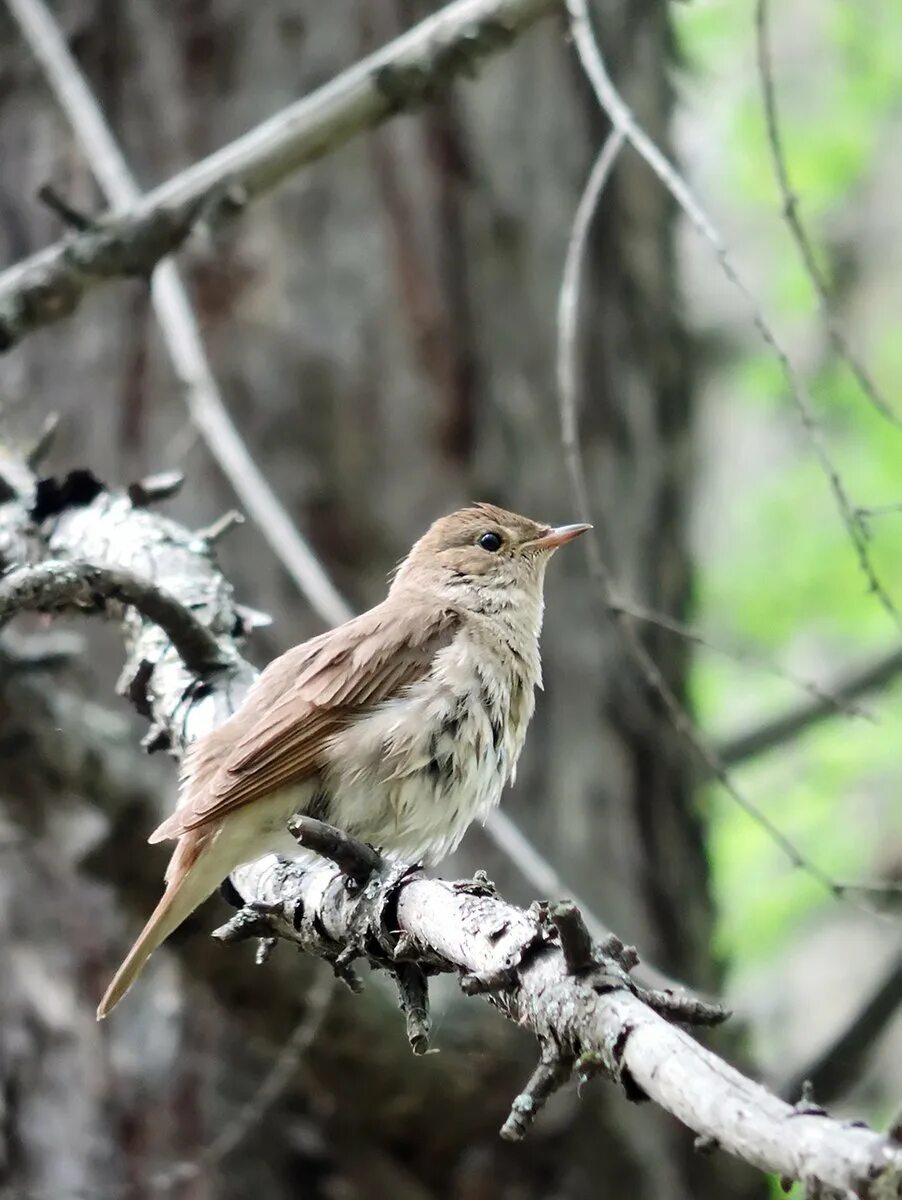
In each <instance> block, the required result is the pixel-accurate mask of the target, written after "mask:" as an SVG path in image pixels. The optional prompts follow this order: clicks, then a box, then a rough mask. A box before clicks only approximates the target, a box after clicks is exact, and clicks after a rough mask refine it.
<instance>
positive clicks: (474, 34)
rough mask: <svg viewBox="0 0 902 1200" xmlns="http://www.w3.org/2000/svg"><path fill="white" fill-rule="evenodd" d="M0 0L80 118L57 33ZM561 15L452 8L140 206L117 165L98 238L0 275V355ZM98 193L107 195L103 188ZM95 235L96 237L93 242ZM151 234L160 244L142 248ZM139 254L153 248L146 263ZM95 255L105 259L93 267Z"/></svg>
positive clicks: (88, 135) (87, 132)
mask: <svg viewBox="0 0 902 1200" xmlns="http://www.w3.org/2000/svg"><path fill="white" fill-rule="evenodd" d="M6 2H7V7H8V8H9V11H10V13H11V14H12V16H13V17H14V18H15V20H16V21H17V22H18V24H19V26H20V28H21V29H22V31H23V33H24V34H25V36H26V37H27V38H28V41H29V43H30V44H31V45H32V47H33V49H34V51H35V54H36V55H37V56H38V57H39V60H40V62H41V64H42V66H43V68H44V70H45V72H46V73H47V76H48V79H51V80H53V86H54V90H55V91H57V93H58V95H59V96H60V99H61V103H62V106H63V108H64V109H65V110H66V112H67V113H69V114H72V113H74V112H77V111H79V110H80V109H81V108H82V106H83V101H84V95H81V94H80V91H83V90H84V89H83V85H79V84H77V83H76V82H75V79H76V74H77V73H76V74H73V72H72V71H71V69H70V68H69V67H67V68H66V75H67V78H65V79H64V78H63V77H61V76H59V75H58V68H59V64H60V62H62V61H63V60H62V59H61V57H60V54H59V48H58V46H57V45H56V44H55V43H56V42H57V41H58V39H59V34H58V30H57V28H56V26H55V23H54V21H53V19H52V17H50V15H49V13H48V12H47V9H46V7H45V6H44V4H43V3H42V0H6ZM561 7H562V0H455V2H454V3H452V4H449V5H447V6H446V7H445V8H443V9H441V10H440V11H439V12H437V13H435V14H434V15H432V16H430V17H428V18H426V20H424V21H421V22H420V23H419V24H418V25H415V26H414V27H413V28H412V29H410V30H408V31H407V32H406V33H404V34H403V35H402V36H401V37H399V38H396V39H395V41H393V42H391V43H390V44H389V45H387V46H385V47H383V48H382V49H381V50H379V51H377V52H376V53H375V54H371V55H369V56H367V57H366V58H363V59H361V60H360V61H359V62H358V63H356V64H355V65H354V66H353V67H350V68H349V69H348V70H346V71H344V72H342V74H340V75H338V76H336V77H335V78H334V79H333V80H331V81H330V82H329V83H327V84H325V85H324V86H323V87H321V88H319V89H317V90H316V91H315V92H312V93H311V94H310V95H309V96H305V97H303V98H302V99H300V100H297V101H295V102H294V103H293V104H290V105H288V106H287V107H286V108H284V109H283V110H282V111H281V112H278V113H276V114H275V115H273V116H272V117H270V118H269V120H267V121H264V122H263V123H262V124H260V125H258V126H257V127H256V128H255V129H252V130H250V131H249V132H248V133H246V134H244V136H243V137H240V138H238V139H237V140H236V141H234V142H231V143H230V144H229V145H227V146H224V147H223V148H222V149H221V150H218V151H217V152H216V153H215V154H212V155H210V156H209V157H208V158H205V159H202V160H201V161H200V162H198V163H194V164H193V165H192V166H190V167H188V168H187V169H186V170H184V171H181V172H180V173H179V174H178V175H175V176H174V177H173V178H172V179H170V180H169V181H168V182H166V183H164V184H162V185H161V186H160V187H157V188H155V189H154V190H153V191H151V192H150V193H148V194H147V195H146V196H144V197H143V198H140V199H139V198H138V196H137V195H136V194H133V195H132V196H130V197H126V191H125V189H126V186H127V185H128V183H129V176H128V172H127V171H125V172H123V171H122V169H121V164H120V165H119V166H116V167H115V168H114V169H115V171H116V175H117V182H116V185H115V186H116V187H117V189H118V191H119V195H120V197H121V198H118V199H114V200H113V209H114V212H115V214H116V216H115V220H113V221H110V219H109V218H107V217H103V218H100V219H99V220H98V222H97V226H98V229H97V230H91V231H87V232H85V233H83V234H78V235H75V236H74V237H69V238H67V239H65V240H63V241H61V242H58V243H56V245H54V246H50V247H49V248H48V249H46V250H43V251H41V252H40V253H38V254H36V255H33V256H32V257H31V258H29V259H26V260H24V261H23V262H21V263H19V264H18V265H16V266H14V267H11V268H9V269H8V270H7V271H5V272H3V274H2V275H0V349H2V348H9V347H10V346H12V345H14V344H15V343H16V342H18V341H20V340H21V339H22V338H23V337H25V336H27V334H29V333H30V332H32V330H34V329H37V328H38V327H40V326H41V325H44V324H47V323H48V322H51V321H55V320H59V319H60V318H61V317H66V316H69V315H70V314H71V313H72V312H73V311H74V309H75V308H76V307H77V305H78V304H79V302H80V301H81V299H82V297H83V296H84V294H85V293H86V292H87V291H89V290H90V289H92V288H94V287H96V286H98V285H99V284H101V283H103V282H104V281H105V280H106V279H108V278H110V277H111V276H112V275H115V274H119V275H121V274H123V273H124V270H123V269H121V268H125V267H127V268H128V269H129V271H134V270H135V268H136V267H137V268H140V269H141V270H142V271H143V272H145V273H146V272H147V271H149V269H150V268H151V267H152V266H153V265H154V264H155V263H156V262H158V261H159V259H160V258H161V257H162V256H163V254H164V253H168V252H169V251H170V250H173V249H175V248H176V247H177V245H179V244H180V242H181V241H183V240H184V238H185V237H186V236H187V234H188V233H189V232H190V230H191V228H192V227H193V226H194V225H195V223H196V222H197V221H198V220H199V219H205V220H208V221H213V220H215V219H216V218H217V216H219V215H220V214H221V212H222V210H223V209H225V210H226V211H227V212H235V211H240V210H241V209H243V208H244V207H245V206H246V205H247V204H249V203H250V202H251V201H253V200H255V199H257V198H258V197H259V196H262V195H264V194H265V193H266V192H269V191H271V190H272V189H273V188H275V187H276V186H277V185H278V184H279V183H281V182H282V180H284V179H286V178H287V177H288V176H289V175H291V174H292V173H293V172H294V171H296V170H298V168H299V167H301V166H303V165H304V164H305V163H309V162H312V161H313V160H315V159H317V158H321V157H322V156H323V155H324V154H327V153H329V152H330V151H331V150H334V149H335V148H337V147H338V146H340V145H342V144H344V143H345V142H347V141H348V140H349V139H350V138H352V137H354V136H355V135H356V134H358V133H360V132H363V131H365V130H368V129H371V128H372V127H373V126H374V125H376V124H378V123H379V122H380V121H383V120H385V119H386V118H388V117H390V116H393V115H394V114H395V113H399V112H403V111H406V110H410V109H413V108H416V107H417V106H418V105H420V104H422V103H423V102H424V101H427V100H429V99H430V98H431V97H432V96H434V95H436V94H437V93H439V92H440V91H441V90H442V88H444V87H445V86H447V84H448V83H450V82H451V81H452V80H454V79H456V78H458V77H460V76H465V75H467V74H472V72H473V71H474V69H475V68H476V67H477V66H478V64H479V63H480V62H481V61H482V60H483V59H484V58H486V57H487V56H489V55H491V54H494V53H497V52H498V51H500V50H501V49H502V48H504V47H505V46H507V45H508V44H509V43H510V42H511V41H512V40H513V39H514V38H515V37H517V35H518V34H520V33H522V32H523V31H524V30H525V29H527V28H528V27H529V26H530V25H532V24H534V23H535V22H536V21H538V20H539V19H540V18H541V17H544V16H547V15H549V14H551V13H553V12H555V11H560V9H561ZM63 49H65V47H63ZM66 56H67V57H68V52H66ZM102 125H103V122H102V119H101V120H100V121H98V120H96V119H92V120H91V122H90V124H88V125H85V126H84V135H83V134H82V133H80V134H79V136H80V137H81V136H85V140H86V141H87V142H88V144H91V145H94V146H99V145H100V144H101V139H102V138H103V137H104V131H103V128H102ZM104 189H105V190H107V191H108V192H109V191H110V189H108V188H107V186H106V184H104ZM104 228H108V232H107V237H106V240H105V241H104V240H103V239H101V240H100V241H98V238H99V232H100V230H101V229H104ZM164 233H166V234H167V235H168V241H167V238H164V237H162V234H164ZM174 234H176V235H177V236H174ZM153 235H156V242H157V243H160V246H156V245H154V244H153ZM161 247H162V248H161ZM150 250H155V251H158V252H156V256H155V257H154V256H153V254H152V253H150V252H149V251H150ZM101 251H103V254H104V255H105V257H104V261H103V263H102V264H99V259H98V254H99V253H100V252H101ZM139 251H140V253H138V252H139ZM99 265H102V266H103V270H102V271H101V270H100V269H98V266H99ZM117 267H118V268H120V269H118V270H117Z"/></svg>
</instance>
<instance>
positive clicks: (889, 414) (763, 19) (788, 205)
mask: <svg viewBox="0 0 902 1200" xmlns="http://www.w3.org/2000/svg"><path fill="white" fill-rule="evenodd" d="M755 42H756V49H757V55H758V77H759V79H760V81H761V92H762V97H763V101H764V117H765V124H766V126H767V144H768V146H769V147H770V154H771V160H772V162H773V165H774V175H775V176H776V179H777V186H778V187H779V189H780V198H781V200H782V202H783V216H784V218H785V220H786V225H787V227H788V229H789V232H790V234H791V236H792V239H793V241H794V242H795V244H796V247H797V248H798V251H799V255H800V257H801V259H802V263H803V265H804V267H805V271H806V273H807V275H808V278H809V279H810V280H811V285H812V287H813V288H814V294H815V296H816V297H817V303H818V307H819V308H820V312H821V319H822V321H823V323H824V328H825V329H826V331H827V336H828V337H829V339H830V344H831V345H832V346H833V350H834V352H835V353H836V355H837V357H838V358H840V359H842V361H843V362H844V363H845V364H846V366H847V367H848V368H849V370H850V371H851V372H852V374H853V376H854V377H855V382H856V383H857V384H858V386H859V387H860V388H861V390H862V392H863V393H864V394H865V396H866V397H867V398H868V400H869V401H870V402H871V404H872V405H873V406H874V408H876V409H877V411H878V412H879V413H881V414H882V415H883V416H884V417H886V419H887V420H888V421H892V423H893V424H894V425H899V426H902V420H900V418H899V415H898V413H896V412H895V410H894V409H893V408H892V406H891V405H890V404H889V402H888V401H887V400H886V398H885V397H884V396H883V395H882V394H881V393H880V391H879V390H878V388H877V385H876V383H875V382H874V380H873V378H872V377H871V374H870V372H869V371H868V369H867V367H866V366H865V365H864V363H863V362H862V361H861V359H860V358H858V356H857V355H856V354H855V351H854V350H853V349H852V347H851V346H850V345H849V343H848V341H847V339H846V336H845V334H844V333H843V331H842V329H841V328H840V326H839V323H838V322H837V320H836V317H835V316H834V314H833V310H832V307H831V304H830V296H829V292H828V285H827V280H826V279H825V278H824V274H823V272H822V271H821V269H820V267H819V266H818V262H817V256H816V255H815V253H814V248H813V246H812V245H811V241H810V239H809V237H808V233H807V231H806V229H805V226H804V224H803V223H802V218H801V217H800V216H799V202H798V197H797V196H796V194H795V192H794V191H793V187H792V184H791V183H790V180H789V168H788V166H787V163H786V155H785V153H784V150H783V139H782V138H781V136H780V123H779V120H778V117H777V98H776V94H775V90H774V76H773V68H772V65H771V55H770V46H769V44H768V4H767V0H756V4H755ZM858 511H859V512H860V511H861V510H860V509H859V510H858Z"/></svg>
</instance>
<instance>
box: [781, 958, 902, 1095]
mask: <svg viewBox="0 0 902 1200" xmlns="http://www.w3.org/2000/svg"><path fill="white" fill-rule="evenodd" d="M900 1004H902V955H900V956H898V957H897V958H896V959H895V960H894V961H893V962H892V963H891V964H890V966H889V969H888V970H887V971H886V972H885V973H884V974H883V975H882V976H881V977H880V979H879V980H878V982H877V986H876V987H875V988H874V990H873V992H872V993H871V995H870V996H868V998H867V999H866V1000H865V1002H864V1003H863V1004H862V1005H861V1007H860V1008H859V1009H858V1010H857V1011H856V1013H855V1014H854V1016H853V1017H852V1019H851V1020H850V1021H849V1023H848V1024H847V1025H846V1026H845V1028H843V1029H842V1030H841V1031H840V1033H839V1034H838V1035H837V1036H836V1037H835V1038H834V1039H833V1041H832V1042H831V1043H830V1045H829V1046H826V1047H825V1048H824V1049H823V1050H821V1051H820V1053H819V1054H818V1055H817V1057H816V1058H814V1059H812V1060H811V1061H810V1062H808V1063H806V1064H805V1066H803V1067H801V1068H799V1070H797V1071H796V1072H794V1074H793V1075H792V1076H791V1077H790V1078H789V1079H787V1080H786V1082H785V1083H783V1084H782V1085H781V1087H780V1095H781V1096H784V1097H785V1098H786V1099H788V1100H792V1099H794V1098H796V1097H798V1096H800V1095H801V1094H802V1091H803V1089H804V1087H805V1085H806V1084H808V1085H810V1087H811V1089H812V1091H813V1093H814V1095H815V1096H816V1097H817V1099H818V1100H819V1101H821V1103H824V1102H825V1101H830V1100H837V1099H839V1097H841V1096H842V1095H843V1093H844V1092H845V1091H847V1090H848V1088H849V1087H851V1085H852V1084H853V1083H854V1082H855V1081H856V1080H857V1079H858V1078H860V1075H861V1068H862V1066H863V1064H864V1062H865V1060H866V1059H867V1056H868V1054H869V1053H870V1052H871V1050H872V1049H873V1048H874V1045H875V1043H876V1042H877V1040H878V1038H880V1036H881V1035H882V1033H883V1032H884V1030H885V1029H886V1028H887V1026H888V1025H889V1023H890V1021H891V1020H892V1019H893V1018H894V1017H895V1016H896V1015H897V1014H898V1012H899V1005H900Z"/></svg>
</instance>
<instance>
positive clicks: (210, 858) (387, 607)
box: [97, 503, 591, 1020]
mask: <svg viewBox="0 0 902 1200" xmlns="http://www.w3.org/2000/svg"><path fill="white" fill-rule="evenodd" d="M590 528H591V526H590V525H587V524H573V525H560V526H552V525H548V524H543V523H541V522H538V521H533V520H530V519H529V518H528V517H523V516H519V515H517V514H516V513H513V512H508V511H506V510H505V509H503V508H499V507H498V506H496V505H494V504H488V503H478V504H473V505H471V506H470V507H468V508H463V509H460V510H459V511H457V512H453V513H451V514H450V515H448V516H445V517H441V518H439V519H438V520H437V521H435V522H433V524H432V525H431V526H430V528H429V529H428V530H427V532H426V533H425V534H424V535H423V536H422V537H421V538H420V539H419V541H417V542H416V543H415V544H414V546H413V548H412V549H411V550H410V553H409V554H408V555H407V557H406V558H405V559H404V560H403V561H402V562H401V564H400V566H399V567H398V568H397V570H396V571H395V573H394V577H393V579H392V582H391V585H390V587H389V591H388V594H387V596H386V598H385V599H384V600H383V601H382V602H381V603H380V604H377V605H376V606H375V607H374V608H371V609H369V610H368V611H367V612H365V613H363V614H361V615H360V616H357V617H353V618H352V619H351V620H349V621H346V622H345V623H344V624H343V625H339V626H337V627H336V628H334V629H331V630H329V631H328V632H326V633H323V634H320V635H319V636H317V637H314V638H311V639H310V640H309V641H306V642H303V643H301V644H300V645H298V646H295V647H294V648H293V649H290V650H288V651H286V652H285V653H284V654H282V655H280V656H279V657H278V658H276V659H274V660H273V661H272V662H271V663H270V664H269V665H268V666H267V667H266V668H265V669H264V670H263V671H262V673H261V674H260V675H259V676H258V678H257V679H256V681H255V682H254V684H253V685H252V686H251V688H250V689H249V690H248V692H247V694H246V696H245V698H244V700H243V702H242V703H241V704H240V706H239V707H238V708H237V709H236V711H235V712H234V713H233V714H232V715H231V716H230V717H229V718H228V720H226V721H225V722H223V723H222V724H220V725H219V726H217V727H216V728H215V729H213V730H211V731H210V732H209V733H207V734H205V735H204V736H202V737H200V738H198V739H197V740H195V741H194V742H193V743H192V744H191V745H190V746H189V747H188V749H187V750H186V752H185V754H184V756H183V759H182V766H181V773H180V790H179V801H178V804H177V807H176V809H175V811H174V812H173V813H172V815H171V816H169V817H168V818H167V819H166V820H165V821H163V823H162V824H161V825H160V826H159V827H158V828H157V829H156V830H155V831H154V832H153V833H152V834H151V836H150V838H149V841H150V842H161V841H168V840H174V841H175V843H176V844H175V849H174V851H173V854H172V858H171V859H170V862H169V866H168V868H167V870H166V874H165V891H164V893H163V896H162V898H161V899H160V902H159V903H158V905H157V907H156V908H155V909H154V911H153V913H152V914H151V916H150V918H149V920H148V921H147V924H146V925H145V926H144V929H143V930H142V931H141V933H140V934H139V936H138V938H137V940H136V941H135V943H134V945H133V946H132V948H131V950H130V951H129V953H128V955H127V957H126V958H125V960H124V961H123V963H122V965H121V966H120V967H119V970H118V971H117V972H116V974H115V976H114V978H113V980H112V982H111V983H110V985H109V987H108V989H107V991H106V993H105V995H104V997H103V999H102V1000H101V1002H100V1005H99V1007H98V1009H97V1017H98V1020H99V1019H102V1018H104V1017H106V1016H107V1015H108V1014H109V1013H110V1012H111V1011H112V1010H113V1008H114V1007H115V1006H116V1005H117V1004H118V1003H119V1001H120V1000H121V999H122V997H123V996H124V995H125V993H126V992H127V991H128V990H129V988H130V987H131V986H132V984H133V983H134V981H135V979H136V978H137V976H138V974H139V972H140V971H141V970H142V968H143V966H144V965H145V963H146V961H147V959H148V958H149V957H150V955H151V954H152V953H153V951H154V950H155V949H156V948H157V947H158V946H159V945H160V944H161V943H162V942H163V941H164V940H165V939H166V938H167V937H168V936H169V935H170V934H171V933H172V932H173V931H174V930H175V929H177V928H178V926H179V925H181V923H182V922H183V921H184V920H185V919H186V918H187V917H188V916H189V914H190V913H191V912H193V911H194V909H196V908H197V907H198V906H199V905H200V904H202V903H203V901H204V900H206V899H207V897H208V896H210V895H211V894H212V893H213V892H214V891H215V890H216V889H217V888H218V887H219V885H220V884H221V883H222V881H223V880H224V879H225V878H226V877H227V876H228V875H229V874H231V872H232V871H234V870H235V869H236V868H237V867H239V866H240V865H242V864H243V863H246V862H251V861H253V860H254V859H257V858H259V857H261V856H262V855H264V854H268V853H273V852H278V851H280V850H282V851H283V852H284V851H285V850H286V848H287V846H288V845H289V844H290V846H291V853H292V854H293V856H294V857H297V856H298V846H297V843H296V841H294V839H292V838H291V836H290V834H289V833H288V823H289V821H290V820H291V818H292V817H293V816H294V815H295V814H298V813H302V814H305V815H308V816H312V817H316V818H317V819H319V820H322V821H327V822H329V823H330V824H332V825H335V826H337V827H339V828H340V829H342V830H344V831H345V832H346V833H348V834H350V835H352V836H354V837H355V838H357V839H359V840H361V841H363V842H367V843H369V844H371V845H373V846H375V847H377V848H379V849H380V850H381V852H382V853H383V854H385V855H387V856H388V857H391V858H397V859H400V860H402V861H409V862H415V863H422V864H424V865H434V864H435V863H437V862H438V861H440V860H441V859H442V858H443V857H444V856H445V855H446V854H448V853H450V852H451V851H452V850H454V849H455V848H456V847H457V845H458V843H459V842H460V840H461V838H462V837H463V835H464V833H465V832H466V830H467V828H468V826H469V825H470V824H471V822H472V821H473V820H476V819H480V820H483V821H484V820H485V819H486V817H487V816H488V814H489V813H490V811H491V810H492V809H493V808H494V807H495V806H496V805H497V804H498V803H499V801H500V798H501V793H502V791H503V789H504V787H505V786H506V785H507V783H508V782H510V781H512V780H513V778H514V775H515V771H516V766H517V760H518V758H519V756H520V752H521V750H522V748H523V743H524V740H525V736H526V729H527V726H528V725H529V722H530V719H531V718H532V715H533V711H534V708H535V689H536V687H541V684H542V667H541V660H540V656H539V635H540V632H541V628H542V617H543V612H544V581H545V569H546V566H547V565H548V561H549V559H550V558H551V556H552V554H553V553H554V552H555V550H557V549H558V547H560V546H563V545H564V544H566V543H567V542H570V541H572V540H573V539H574V538H576V537H578V536H579V535H580V534H582V533H585V532H586V530H588V529H590ZM308 853H310V852H308Z"/></svg>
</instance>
